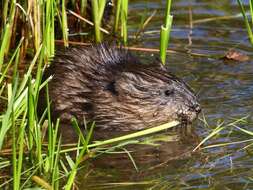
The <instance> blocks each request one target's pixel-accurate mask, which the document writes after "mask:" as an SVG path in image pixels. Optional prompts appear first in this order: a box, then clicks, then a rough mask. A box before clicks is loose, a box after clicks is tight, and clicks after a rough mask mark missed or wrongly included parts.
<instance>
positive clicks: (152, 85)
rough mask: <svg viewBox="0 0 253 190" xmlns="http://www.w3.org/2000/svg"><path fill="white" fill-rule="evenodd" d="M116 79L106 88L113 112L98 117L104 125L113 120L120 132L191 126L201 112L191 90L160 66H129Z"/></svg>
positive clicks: (155, 64)
mask: <svg viewBox="0 0 253 190" xmlns="http://www.w3.org/2000/svg"><path fill="white" fill-rule="evenodd" d="M115 75H116V76H115V78H114V80H113V81H111V82H109V83H108V85H107V86H106V87H105V91H106V92H107V93H109V94H110V98H107V101H108V99H111V100H113V101H112V102H111V104H110V109H109V110H107V111H106V112H103V113H101V112H100V113H98V114H96V115H98V116H99V115H100V116H99V119H97V120H98V121H100V122H102V120H103V119H102V117H103V118H107V119H108V118H111V121H110V125H115V127H116V128H117V129H120V130H124V129H128V130H130V129H131V130H134V129H142V128H146V127H154V126H157V125H160V124H164V123H167V122H169V121H173V120H177V121H179V122H181V123H184V124H189V123H191V122H192V121H193V120H194V119H195V118H196V117H197V116H198V113H199V112H200V111H201V109H200V105H199V103H198V102H197V100H196V96H195V95H194V92H193V91H192V90H191V88H190V87H189V86H188V85H187V84H186V83H184V82H183V81H182V80H180V79H179V78H177V77H176V76H174V75H172V74H170V73H169V72H168V70H167V69H166V68H165V67H164V66H163V65H162V64H160V63H159V62H158V63H157V62H156V63H153V64H151V65H143V64H128V65H127V66H126V67H124V68H122V70H121V72H120V73H118V74H116V73H115ZM106 96H108V94H107V95H106ZM100 105H104V104H103V103H101V104H100ZM104 111H105V110H104ZM95 121H96V119H95ZM107 121H108V120H107ZM107 125H108V124H107Z"/></svg>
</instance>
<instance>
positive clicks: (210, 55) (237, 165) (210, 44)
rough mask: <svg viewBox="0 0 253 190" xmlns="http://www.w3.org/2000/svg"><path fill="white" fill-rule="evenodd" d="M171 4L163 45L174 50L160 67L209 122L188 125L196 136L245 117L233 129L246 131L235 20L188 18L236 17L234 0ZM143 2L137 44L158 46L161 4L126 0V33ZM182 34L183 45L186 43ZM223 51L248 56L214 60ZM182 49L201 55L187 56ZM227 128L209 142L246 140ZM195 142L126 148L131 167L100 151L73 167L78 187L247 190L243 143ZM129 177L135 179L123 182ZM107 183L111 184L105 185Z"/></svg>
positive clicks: (245, 87)
mask: <svg viewBox="0 0 253 190" xmlns="http://www.w3.org/2000/svg"><path fill="white" fill-rule="evenodd" d="M163 3H165V1H163ZM173 3H174V4H173V5H172V7H173V8H172V14H173V15H174V21H173V30H172V34H171V35H172V36H171V43H170V47H171V48H173V49H175V50H179V53H177V54H169V55H168V66H169V68H170V69H171V71H172V72H174V73H176V74H177V75H178V76H180V77H183V78H184V79H185V80H187V81H188V82H189V83H190V84H191V86H192V87H193V88H194V89H195V91H196V92H198V96H199V99H200V102H201V105H202V108H203V113H204V115H205V118H206V120H207V121H208V123H209V125H210V126H209V128H207V127H206V126H204V124H203V123H201V122H199V126H196V125H195V126H194V128H195V129H196V133H197V134H198V135H199V136H200V137H201V138H202V139H203V138H204V137H206V136H207V135H208V134H210V128H215V126H216V124H217V122H218V121H219V120H220V119H222V120H224V121H225V123H226V122H228V121H231V118H241V117H244V116H246V115H249V118H248V123H241V124H240V126H241V127H243V128H248V129H250V128H252V127H251V126H252V119H253V115H252V106H253V67H252V64H253V62H252V61H251V59H252V48H251V46H250V44H249V43H248V40H247V31H246V30H245V29H244V28H243V26H244V25H243V24H244V23H243V21H242V19H241V18H240V17H236V18H231V19H227V20H215V21H212V22H194V21H197V20H198V21H199V19H203V18H210V17H216V16H233V15H236V14H238V13H239V7H238V6H237V3H236V1H229V0H227V1H218V0H215V1H206V0H204V1H183V0H178V1H175V2H173ZM189 6H191V9H190V8H189ZM145 7H148V10H147V11H148V12H150V13H152V12H153V11H154V10H158V12H157V14H156V16H155V17H154V18H153V20H152V21H151V22H150V23H149V24H148V25H147V27H146V28H145V31H146V32H145V33H143V34H141V35H140V40H139V44H137V45H138V46H142V47H152V48H156V47H159V31H158V29H159V28H160V24H161V20H163V15H164V8H165V6H164V5H161V1H152V3H145V1H141V0H135V1H131V2H130V7H129V8H130V10H131V12H130V13H131V16H130V20H129V25H130V26H129V27H130V29H129V31H130V36H134V35H133V34H134V33H135V31H137V30H138V27H139V24H138V23H139V21H140V20H141V18H142V14H143V10H142V9H143V8H145ZM189 10H192V21H193V26H192V28H190V27H189V26H190V23H189V15H190V14H189ZM190 31H192V34H191V44H189V40H188V34H189V32H190ZM135 45H136V44H135ZM230 49H236V50H237V51H240V52H242V53H244V54H246V55H248V56H249V58H250V59H249V60H248V61H244V62H236V61H230V62H227V61H224V60H221V59H218V58H216V57H222V56H224V54H225V53H226V52H228V51H229V50H230ZM180 52H181V53H180ZM183 52H185V53H183ZM186 52H192V53H195V54H196V53H198V54H204V55H207V56H191V55H189V54H187V53H186ZM141 56H142V57H143V58H145V59H148V58H147V57H149V56H150V55H149V54H145V53H142V54H141ZM150 59H153V57H150ZM251 130H252V129H251ZM233 131H235V130H234V128H233V127H231V126H230V127H227V128H226V129H225V130H223V131H222V133H221V135H220V136H219V137H218V138H214V139H213V140H212V141H209V143H210V144H215V143H227V142H234V141H240V140H245V139H248V138H249V136H247V135H244V134H242V133H239V132H233ZM186 139H187V138H186ZM188 139H191V138H188ZM193 139H194V138H193ZM195 143H196V142H195ZM195 143H194V142H187V143H183V142H182V141H174V142H166V143H163V144H162V145H161V146H160V147H153V146H147V145H145V146H141V145H132V146H129V147H127V150H128V151H130V150H131V151H133V152H131V155H132V158H133V159H134V160H135V162H136V165H137V167H138V169H139V171H136V170H135V168H134V166H133V164H132V162H131V159H130V158H129V156H128V155H127V153H124V154H113V153H111V154H108V155H106V154H104V155H102V156H100V157H97V158H96V159H95V160H94V161H91V163H90V165H91V166H90V168H88V169H87V170H84V171H82V172H80V173H81V174H80V175H79V179H81V180H80V181H82V185H81V186H82V188H80V189H147V187H149V188H151V187H153V189H225V188H226V189H253V184H252V168H253V164H252V163H253V160H252V156H251V154H252V153H251V151H250V150H247V151H245V150H244V149H242V148H243V144H236V145H230V146H226V147H219V148H210V149H204V150H200V151H197V152H196V153H194V154H193V153H192V150H193V148H194V147H195ZM121 151H122V150H121ZM87 171H88V172H87ZM89 171H90V172H89ZM83 176H86V177H85V178H83ZM131 182H136V183H134V184H133V185H131V184H130V183H131ZM137 182H138V183H137ZM108 183H114V184H111V185H110V186H109V185H108ZM116 183H118V184H116ZM105 184H107V185H108V186H106V185H105Z"/></svg>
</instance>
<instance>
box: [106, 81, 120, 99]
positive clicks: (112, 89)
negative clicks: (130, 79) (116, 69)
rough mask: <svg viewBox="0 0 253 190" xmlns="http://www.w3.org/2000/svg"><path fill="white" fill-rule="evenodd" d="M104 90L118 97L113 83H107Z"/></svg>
mask: <svg viewBox="0 0 253 190" xmlns="http://www.w3.org/2000/svg"><path fill="white" fill-rule="evenodd" d="M105 90H108V91H110V92H111V93H112V94H113V95H116V96H117V95H118V94H119V93H118V91H117V90H116V87H115V81H112V82H111V83H109V84H108V85H107V86H106V87H105Z"/></svg>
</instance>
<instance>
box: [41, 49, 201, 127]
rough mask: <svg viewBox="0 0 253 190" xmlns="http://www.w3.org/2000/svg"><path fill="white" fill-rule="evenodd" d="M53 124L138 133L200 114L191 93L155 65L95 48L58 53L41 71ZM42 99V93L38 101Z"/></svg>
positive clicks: (124, 53)
mask: <svg viewBox="0 0 253 190" xmlns="http://www.w3.org/2000/svg"><path fill="white" fill-rule="evenodd" d="M49 76H52V80H51V81H50V82H49V96H50V99H51V111H52V118H60V119H61V123H64V124H70V121H71V118H73V117H75V118H77V120H78V122H79V124H82V125H83V124H84V121H85V122H91V121H95V124H96V129H106V130H120V131H129V130H140V129H144V128H148V127H152V126H157V125H160V124H164V123H167V122H170V121H173V120H177V121H180V122H183V123H187V124H189V123H191V122H192V121H193V120H194V119H195V118H196V117H197V116H198V113H199V112H200V110H201V109H200V105H199V103H198V102H197V100H196V96H195V95H194V92H193V91H192V89H191V88H190V87H189V86H188V85H187V84H186V83H185V82H184V81H183V80H181V79H179V78H178V77H176V76H175V75H173V74H171V73H170V72H169V71H168V70H167V68H166V67H165V66H164V65H163V64H161V62H160V61H159V60H156V61H154V62H153V63H151V64H143V63H141V61H140V60H139V59H138V58H137V57H136V56H134V55H132V54H131V53H130V52H129V51H128V50H125V49H123V48H117V47H116V46H110V45H108V44H98V45H92V46H89V47H72V48H68V49H66V50H65V51H58V52H57V53H56V56H55V57H54V60H53V62H52V63H51V65H50V66H49V67H48V68H47V69H46V70H45V73H44V79H46V78H48V77H49ZM44 94H45V93H41V96H40V101H43V100H44V99H45V98H44Z"/></svg>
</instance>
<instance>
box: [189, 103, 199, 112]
mask: <svg viewBox="0 0 253 190" xmlns="http://www.w3.org/2000/svg"><path fill="white" fill-rule="evenodd" d="M191 109H193V110H194V111H195V112H196V113H197V114H199V113H200V112H201V107H200V104H199V103H195V104H194V105H193V106H192V107H191Z"/></svg>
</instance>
